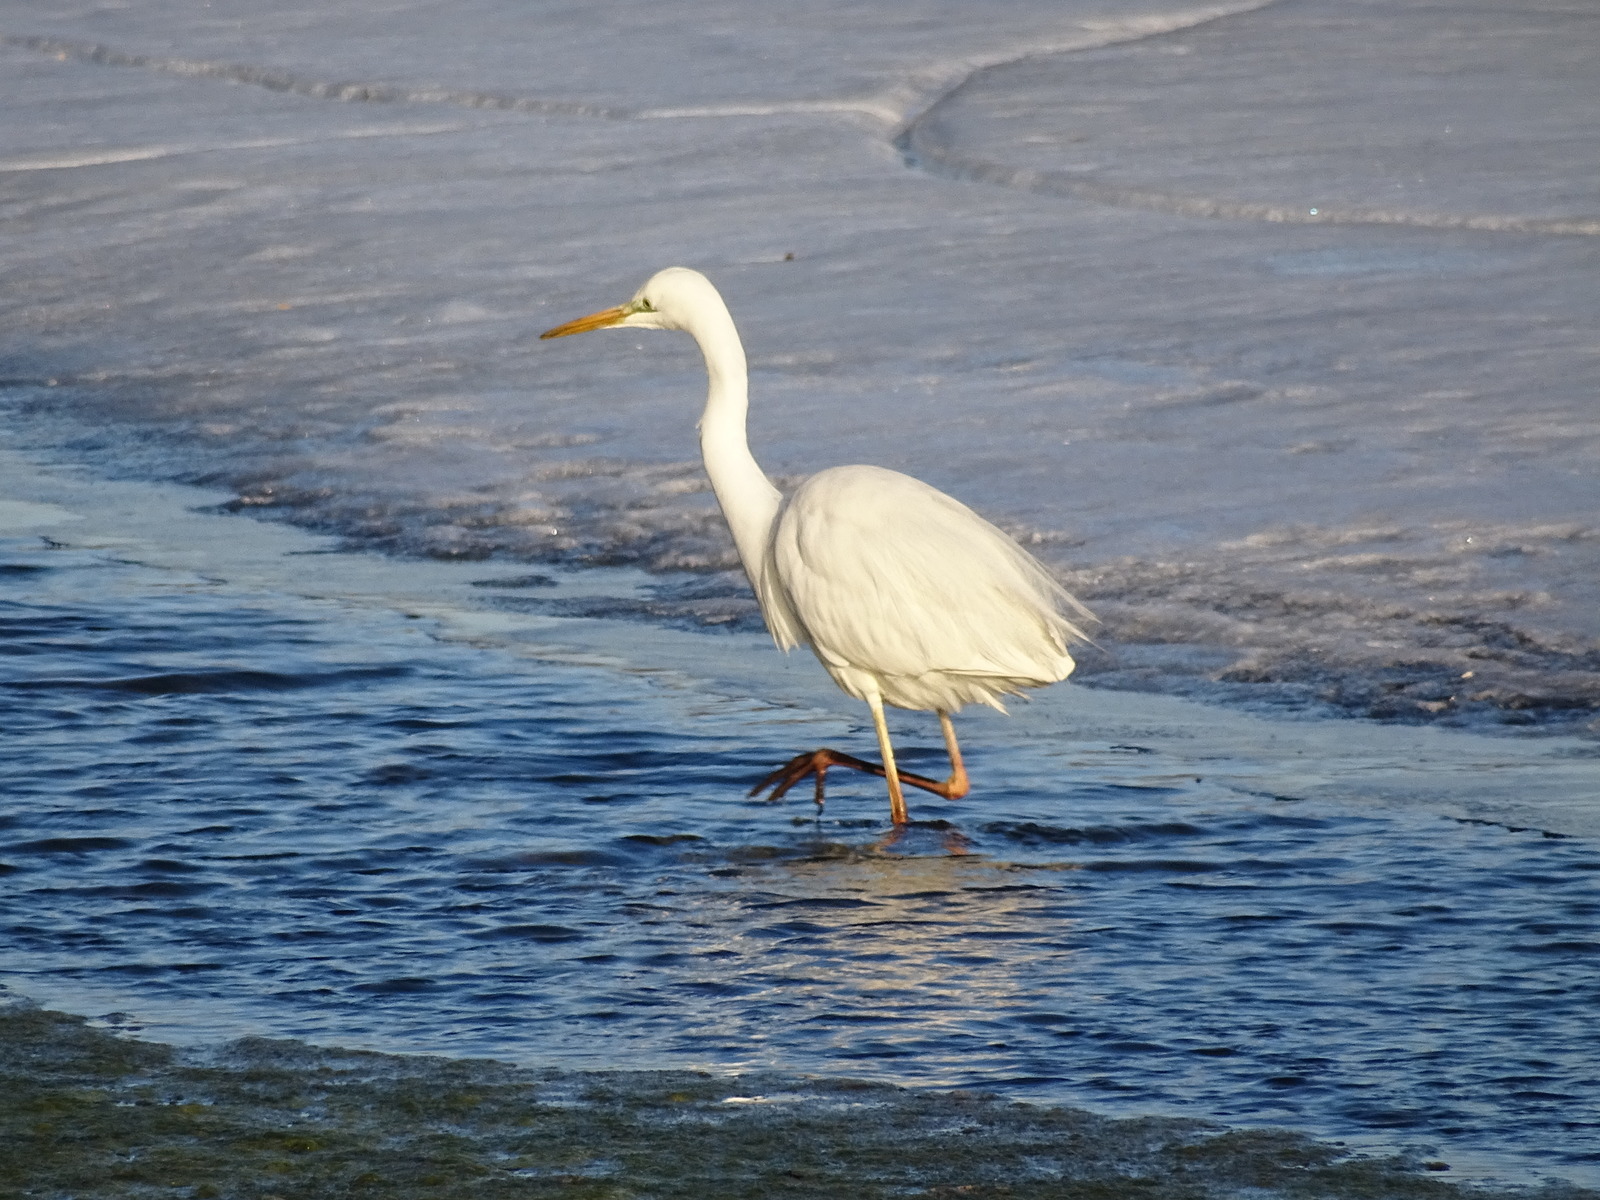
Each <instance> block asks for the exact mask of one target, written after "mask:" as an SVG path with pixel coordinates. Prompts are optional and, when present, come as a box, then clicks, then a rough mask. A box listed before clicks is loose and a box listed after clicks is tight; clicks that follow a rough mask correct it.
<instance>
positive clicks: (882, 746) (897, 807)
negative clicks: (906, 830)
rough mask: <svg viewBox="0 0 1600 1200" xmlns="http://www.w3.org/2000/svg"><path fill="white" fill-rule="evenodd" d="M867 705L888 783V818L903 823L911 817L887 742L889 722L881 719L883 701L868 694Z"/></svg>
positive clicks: (885, 778) (892, 753) (890, 746)
mask: <svg viewBox="0 0 1600 1200" xmlns="http://www.w3.org/2000/svg"><path fill="white" fill-rule="evenodd" d="M867 707H868V708H870V709H871V710H872V724H873V726H874V728H876V729H877V731H878V750H879V752H880V753H882V755H883V778H884V780H885V781H886V782H887V783H888V784H889V820H891V821H893V822H894V823H895V824H896V825H904V824H905V823H906V822H907V821H909V820H911V818H910V816H909V815H907V813H906V798H905V793H903V792H902V791H901V790H900V772H899V771H898V770H897V769H896V768H895V765H894V746H893V745H892V744H890V742H889V724H888V722H887V721H885V720H884V719H883V701H882V700H880V699H878V697H877V696H868V697H867Z"/></svg>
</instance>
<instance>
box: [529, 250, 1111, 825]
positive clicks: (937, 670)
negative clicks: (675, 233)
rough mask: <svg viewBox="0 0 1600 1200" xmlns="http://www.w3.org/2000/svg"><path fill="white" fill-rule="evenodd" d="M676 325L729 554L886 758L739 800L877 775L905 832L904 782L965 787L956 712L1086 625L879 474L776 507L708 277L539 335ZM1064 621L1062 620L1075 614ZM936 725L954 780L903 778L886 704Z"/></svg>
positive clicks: (904, 478)
mask: <svg viewBox="0 0 1600 1200" xmlns="http://www.w3.org/2000/svg"><path fill="white" fill-rule="evenodd" d="M614 327H623V328H628V329H681V330H683V331H684V332H686V333H688V334H689V335H690V336H691V337H693V338H694V340H695V341H696V342H697V343H699V346H700V351H701V353H702V354H704V355H705V360H706V371H707V373H708V374H709V376H710V384H711V386H710V392H709V394H708V395H707V397H706V407H705V411H704V412H703V413H702V414H701V417H700V450H701V454H702V457H703V458H704V461H705V466H706V474H707V475H708V476H709V477H710V479H711V487H712V490H713V491H715V492H716V496H717V503H718V504H719V505H721V507H722V515H723V517H724V518H726V520H727V522H728V528H729V530H731V531H732V533H733V541H734V545H735V546H736V547H737V548H738V552H739V561H740V562H742V563H743V564H744V570H745V574H746V575H748V576H749V577H750V586H751V587H752V588H754V589H755V594H756V599H757V600H758V601H759V602H760V604H761V615H762V616H763V617H765V618H766V622H767V629H768V630H769V631H771V633H772V639H773V641H775V642H776V643H777V644H778V647H779V648H780V649H782V650H790V649H793V648H794V647H796V646H809V647H810V648H811V651H812V652H813V653H814V654H815V655H816V656H817V658H818V659H819V660H820V661H821V663H822V665H823V668H824V669H825V670H826V671H827V672H828V674H829V675H831V676H833V681H834V682H835V683H837V684H838V685H839V687H840V688H842V689H843V690H844V691H845V692H846V693H847V694H848V695H851V696H854V697H855V698H856V699H858V700H864V701H865V702H866V704H867V707H868V708H869V709H871V710H872V723H873V725H874V726H875V727H876V728H877V731H878V748H879V750H881V751H882V754H883V765H882V766H879V765H878V764H877V763H871V762H867V761H865V760H863V759H859V758H856V757H855V756H853V755H850V754H843V753H841V752H840V751H837V750H827V749H823V750H814V751H812V752H810V753H808V754H801V755H798V756H796V757H795V758H794V759H792V760H790V761H789V762H787V763H785V764H784V765H783V766H781V767H779V768H778V769H777V770H776V771H774V772H772V774H770V775H768V776H767V777H766V778H765V779H763V780H762V781H761V782H760V783H758V784H757V785H756V786H755V787H754V788H752V789H751V793H750V794H751V795H755V794H756V793H758V792H761V791H764V790H765V789H767V788H769V787H770V788H772V789H773V790H772V796H771V798H772V799H774V800H776V799H777V798H778V797H780V796H782V795H783V794H784V793H785V792H787V791H788V790H789V789H790V788H791V787H793V786H794V785H795V784H796V783H798V782H799V781H800V780H802V779H804V778H805V777H806V776H808V775H810V776H814V777H815V779H816V798H817V803H818V805H819V806H820V805H821V803H822V796H823V780H824V779H825V777H826V775H827V771H828V768H829V767H851V768H854V769H855V770H858V771H866V772H869V773H871V774H873V775H881V776H883V777H884V779H885V780H886V781H887V783H888V785H889V816H890V819H891V820H892V821H893V822H894V823H895V825H897V826H898V825H904V824H905V823H906V822H907V820H908V819H909V818H908V816H907V813H906V802H905V796H904V793H903V792H902V791H901V786H900V785H901V784H902V783H909V784H913V785H915V786H916V787H919V788H924V789H926V790H927V791H930V792H934V793H936V794H937V795H940V796H944V797H945V798H947V799H950V800H959V799H960V798H961V797H962V796H965V795H966V794H967V791H968V787H969V785H968V782H967V772H966V768H965V767H964V766H963V765H962V762H961V748H960V746H958V745H957V743H956V732H955V727H954V726H953V725H952V724H951V723H950V714H951V713H953V712H958V711H959V710H960V709H961V706H962V705H964V704H987V705H990V706H991V707H993V708H997V709H999V710H1000V711H1001V712H1004V711H1005V708H1004V707H1003V706H1002V705H1001V703H1000V697H1001V696H1005V695H1021V694H1022V693H1023V692H1024V690H1026V689H1028V688H1037V687H1044V686H1045V685H1047V684H1051V683H1056V682H1058V681H1060V680H1062V679H1065V678H1066V677H1067V676H1068V675H1069V674H1071V673H1072V667H1073V662H1072V656H1071V655H1070V654H1069V653H1068V652H1067V648H1068V645H1069V644H1070V643H1071V642H1072V641H1073V640H1076V639H1084V638H1085V635H1084V633H1083V631H1082V630H1081V629H1080V628H1079V626H1078V625H1077V624H1075V623H1074V619H1075V618H1076V619H1077V620H1093V619H1094V618H1093V615H1092V614H1091V613H1090V612H1089V610H1088V609H1086V608H1084V606H1083V605H1081V604H1079V603H1078V601H1077V600H1075V599H1074V598H1073V597H1072V596H1071V595H1069V594H1068V593H1067V591H1066V590H1065V589H1064V588H1062V587H1061V585H1060V584H1058V583H1057V582H1056V581H1055V580H1054V579H1052V578H1051V577H1050V575H1049V573H1048V572H1047V571H1046V570H1045V569H1044V568H1043V567H1042V566H1040V564H1039V563H1038V562H1037V561H1036V560H1035V559H1034V558H1033V557H1032V556H1031V555H1030V554H1029V553H1028V552H1027V551H1026V550H1024V549H1023V548H1022V547H1021V546H1019V545H1017V543H1016V542H1015V541H1013V540H1012V539H1011V538H1009V537H1007V536H1006V535H1005V534H1004V533H1002V532H1001V531H1000V530H998V529H996V528H995V527H994V526H993V525H991V524H989V522H987V521H985V520H984V519H983V518H982V517H980V516H978V514H977V513H975V512H973V511H972V510H971V509H970V508H968V507H967V506H966V505H964V504H962V503H960V502H959V501H957V500H953V499H951V498H950V497H949V496H946V495H945V494H944V493H943V492H940V491H937V490H936V489H934V488H931V487H929V486H928V485H927V484H925V483H923V482H921V481H920V480H916V479H913V478H911V477H910V476H909V475H902V474H900V473H899V472H896V471H888V470H885V469H884V468H882V467H865V466H854V467H830V468H829V469H828V470H825V471H822V472H819V473H818V474H816V475H813V476H811V478H809V479H807V480H806V481H805V482H804V483H802V484H801V485H800V486H799V487H798V488H797V489H795V493H794V495H792V496H790V497H789V498H788V500H787V501H785V499H784V497H783V494H782V493H781V492H779V491H778V489H777V488H775V487H774V486H773V485H772V482H771V481H770V480H769V479H768V478H767V477H766V475H765V474H763V473H762V470H761V468H760V467H759V466H758V465H757V464H756V460H755V458H754V457H752V455H751V454H750V445H749V442H748V440H747V439H746V436H745V413H746V410H747V408H748V380H747V373H746V368H745V357H744V347H743V345H742V344H741V343H740V341H739V332H738V330H736V329H735V328H734V325H733V318H732V317H731V316H729V315H728V307H727V305H726V304H724V303H723V301H722V297H721V296H720V295H719V294H718V293H717V289H716V288H714V287H712V286H711V281H710V280H708V279H707V278H706V277H705V276H704V275H701V274H700V273H699V272H698V271H691V270H688V269H687V268H685V267H669V268H667V269H666V270H665V271H661V272H659V273H657V274H656V275H654V276H652V277H651V278H650V280H649V282H647V283H646V284H645V285H644V286H643V287H642V288H640V289H639V290H638V291H637V292H636V293H634V296H633V299H632V300H629V301H628V302H627V303H626V304H620V305H618V306H617V307H615V308H608V309H605V310H603V311H601V312H597V313H591V314H590V315H589V316H587V317H579V318H578V319H577V320H575V321H568V322H567V323H566V324H565V325H558V326H556V328H554V329H551V330H548V331H547V332H545V333H544V334H542V335H540V336H542V337H545V338H556V337H566V336H567V335H568V334H573V333H583V332H586V331H587V330H590V329H609V328H614ZM1068 614H1071V615H1070V616H1069V615H1068ZM885 704H892V705H894V706H895V707H896V708H908V709H919V710H923V711H932V712H936V713H938V714H939V724H940V726H941V727H942V728H943V729H944V740H945V746H946V747H947V748H948V749H949V751H950V777H949V778H948V779H946V780H943V781H939V780H935V779H927V778H924V777H923V776H921V775H913V774H911V773H909V772H904V771H900V770H898V769H897V768H896V767H895V761H894V747H893V746H892V745H890V742H889V728H888V726H887V725H886V724H885V723H884V719H883V706H884V705H885Z"/></svg>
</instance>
